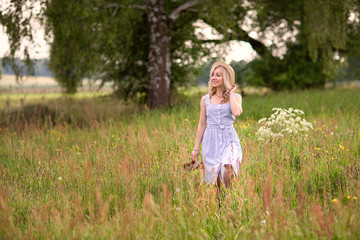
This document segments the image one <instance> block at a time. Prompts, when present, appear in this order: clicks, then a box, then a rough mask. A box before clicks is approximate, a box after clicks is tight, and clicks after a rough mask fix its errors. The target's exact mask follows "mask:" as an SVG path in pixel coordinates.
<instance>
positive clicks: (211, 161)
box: [202, 94, 242, 184]
mask: <svg viewBox="0 0 360 240" xmlns="http://www.w3.org/2000/svg"><path fill="white" fill-rule="evenodd" d="M205 108H206V123H207V126H206V129H205V132H204V135H203V144H202V158H203V163H204V165H205V171H204V178H203V179H204V182H205V183H212V184H214V183H215V182H216V180H217V176H218V174H219V172H220V174H221V179H222V180H224V172H225V167H224V165H226V164H231V165H232V167H233V170H234V172H235V174H236V176H237V175H238V172H239V167H240V163H241V160H242V150H241V145H240V140H239V136H238V135H237V133H236V131H235V129H234V126H233V124H234V121H235V116H234V115H232V113H231V109H230V102H228V103H225V104H212V103H210V95H209V94H207V95H206V100H205Z"/></svg>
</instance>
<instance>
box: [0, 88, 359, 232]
mask: <svg viewBox="0 0 360 240" xmlns="http://www.w3.org/2000/svg"><path fill="white" fill-rule="evenodd" d="M202 94H204V91H203V89H192V90H191V91H187V92H186V93H183V94H182V95H180V96H179V97H178V100H177V101H178V102H179V103H178V104H177V105H175V106H173V107H171V108H170V109H167V110H154V111H148V110H147V109H146V108H144V107H142V106H135V105H132V104H129V103H123V102H120V101H117V100H114V99H111V98H109V97H106V96H91V94H84V95H83V96H82V97H75V98H70V97H60V96H58V95H56V96H55V97H54V96H47V95H38V96H37V95H27V98H26V99H25V100H24V101H23V104H22V107H23V108H24V110H23V111H22V110H18V106H19V105H20V99H17V98H16V97H13V96H14V95H11V96H9V95H8V96H6V95H2V96H1V97H0V105H1V106H2V109H3V110H2V113H1V114H2V115H1V119H0V126H1V129H0V174H1V178H0V235H1V236H2V238H4V239H17V238H21V239H34V238H38V239H47V238H54V239H69V238H76V239H119V238H120V239H168V238H170V239H319V238H325V239H359V238H360V221H359V219H358V218H359V216H360V204H359V200H360V199H359V198H360V187H359V184H360V179H359V178H360V129H359V122H360V110H359V106H360V90H350V89H330V90H325V91H321V90H309V91H304V92H293V93H277V94H275V93H267V94H266V95H262V96H260V95H249V96H247V97H245V98H244V99H243V108H244V113H243V115H241V116H240V117H239V118H237V120H236V124H235V128H236V130H237V132H238V134H239V137H240V141H241V144H242V147H243V154H244V155H243V162H242V165H241V168H240V172H239V177H238V178H237V179H236V180H235V181H234V182H233V186H232V188H231V189H230V190H224V193H225V194H223V195H222V197H221V198H220V200H218V199H217V194H216V188H215V187H214V186H212V185H206V184H203V183H202V173H201V170H196V171H193V172H185V171H183V170H182V167H181V166H182V164H183V163H185V162H188V161H189V160H190V151H191V149H192V148H193V146H194V141H195V132H196V127H197V121H198V114H199V101H200V97H201V95H202ZM37 103H42V104H45V105H46V106H47V108H46V109H45V108H44V107H43V108H41V107H39V106H41V105H34V104H37ZM273 107H281V108H290V107H293V108H297V109H301V110H303V111H304V112H305V119H306V120H307V121H309V122H311V123H312V124H313V126H314V129H313V130H312V131H311V132H310V133H309V137H308V138H302V137H285V138H281V139H279V140H276V141H269V142H259V141H258V140H257V139H256V136H255V132H256V131H257V129H258V128H259V125H258V124H257V121H258V120H259V119H260V118H263V117H269V116H270V114H271V112H272V111H271V110H272V108H273ZM39 109H42V110H41V111H40V110H39ZM44 109H45V110H44ZM27 112H32V113H33V114H32V115H26V114H28V113H27ZM34 112H35V113H34ZM44 112H45V113H44ZM29 116H30V117H29ZM47 116H51V118H49V117H47ZM25 119H28V120H25Z"/></svg>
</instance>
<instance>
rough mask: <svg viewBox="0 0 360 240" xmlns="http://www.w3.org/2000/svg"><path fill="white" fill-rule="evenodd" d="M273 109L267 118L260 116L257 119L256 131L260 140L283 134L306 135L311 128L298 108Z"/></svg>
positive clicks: (279, 136) (282, 135)
mask: <svg viewBox="0 0 360 240" xmlns="http://www.w3.org/2000/svg"><path fill="white" fill-rule="evenodd" d="M272 110H273V111H275V112H274V113H273V114H271V116H270V117H269V118H262V119H260V120H259V121H258V123H259V124H260V125H261V126H260V128H259V129H258V131H257V132H256V137H257V139H258V140H260V141H264V140H274V139H278V138H281V137H284V136H298V135H300V136H303V137H307V132H308V131H309V130H310V129H313V126H312V124H311V123H310V122H307V121H306V120H305V119H303V118H302V116H303V115H304V112H303V111H301V110H298V109H293V108H289V109H282V108H273V109H272Z"/></svg>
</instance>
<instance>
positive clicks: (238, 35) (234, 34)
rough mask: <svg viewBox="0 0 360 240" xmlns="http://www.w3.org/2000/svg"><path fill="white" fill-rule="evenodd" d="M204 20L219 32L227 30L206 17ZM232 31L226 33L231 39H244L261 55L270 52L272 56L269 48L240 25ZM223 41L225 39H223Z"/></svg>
mask: <svg viewBox="0 0 360 240" xmlns="http://www.w3.org/2000/svg"><path fill="white" fill-rule="evenodd" d="M203 21H204V22H205V23H207V24H208V25H210V26H211V27H213V28H215V29H216V30H217V31H218V32H219V33H221V32H223V33H224V32H227V31H226V29H224V28H223V27H222V26H219V25H218V26H214V25H212V24H211V23H210V22H208V21H206V20H205V19H203ZM230 30H231V33H230V34H229V33H228V34H226V36H227V39H228V40H229V41H230V40H237V41H244V42H247V43H249V44H250V45H251V47H252V48H253V49H254V50H255V51H256V52H257V53H258V54H259V55H260V56H264V55H267V54H269V55H270V56H272V54H271V52H270V51H269V49H268V48H267V47H266V46H265V45H264V44H263V43H262V42H260V41H259V40H256V39H255V38H252V37H250V36H249V34H248V33H247V32H246V31H245V30H243V29H242V28H241V27H240V26H239V25H237V26H236V27H235V28H234V29H230ZM222 42H223V41H222Z"/></svg>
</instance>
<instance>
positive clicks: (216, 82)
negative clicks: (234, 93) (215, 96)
mask: <svg viewBox="0 0 360 240" xmlns="http://www.w3.org/2000/svg"><path fill="white" fill-rule="evenodd" d="M210 80H211V83H212V85H213V87H221V86H223V85H224V79H223V75H222V72H221V68H219V67H218V68H216V69H215V70H214V72H213V74H212V75H211V79H210Z"/></svg>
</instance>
